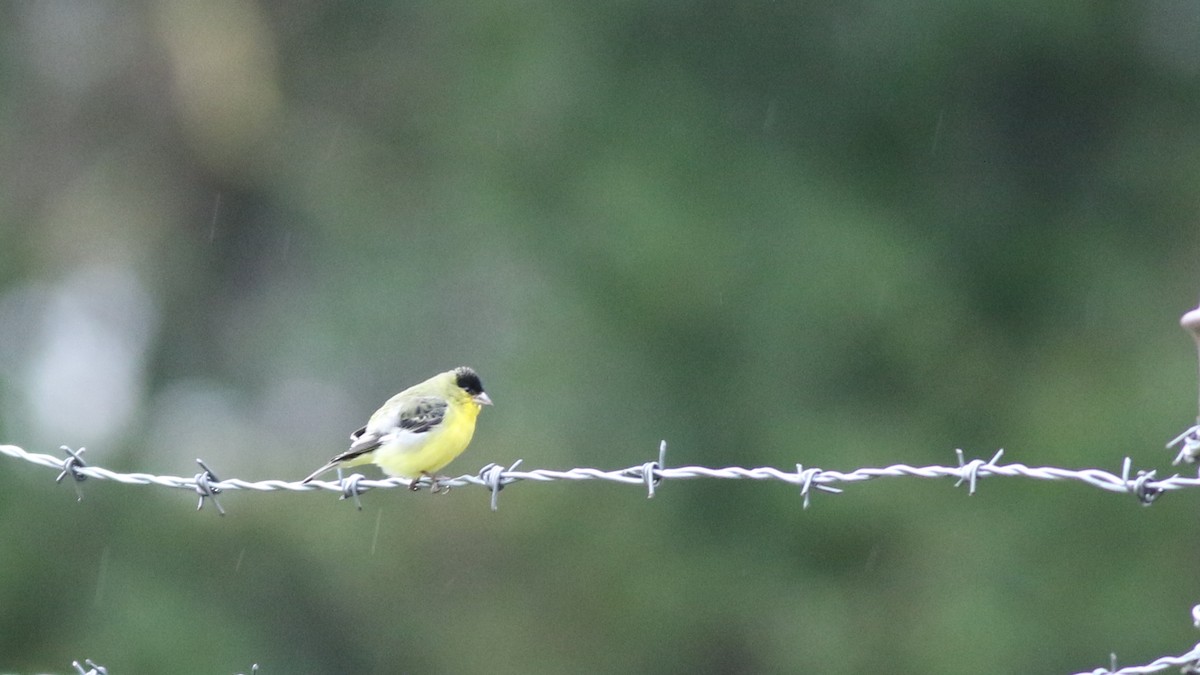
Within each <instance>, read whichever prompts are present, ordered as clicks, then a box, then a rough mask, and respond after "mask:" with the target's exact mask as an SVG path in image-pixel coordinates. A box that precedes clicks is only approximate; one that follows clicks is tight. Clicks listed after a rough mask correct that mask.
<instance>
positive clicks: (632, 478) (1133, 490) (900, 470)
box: [0, 441, 1200, 508]
mask: <svg viewBox="0 0 1200 675" xmlns="http://www.w3.org/2000/svg"><path fill="white" fill-rule="evenodd" d="M665 447H666V443H665V441H664V442H663V444H662V446H661V447H660V454H659V460H658V461H657V462H655V461H651V462H647V463H644V464H638V465H635V466H630V467H626V468H623V469H597V468H589V467H576V468H572V469H532V470H521V469H519V468H518V465H519V464H520V462H519V461H518V462H517V463H515V464H513V465H512V466H511V467H509V468H507V469H506V468H504V467H501V466H499V465H496V464H489V465H487V466H485V467H484V468H483V469H481V470H480V471H479V473H478V474H464V475H462V476H458V477H456V478H448V479H439V481H438V483H439V485H442V486H447V487H460V486H467V485H476V486H480V487H484V488H487V489H490V490H491V491H492V493H493V497H494V496H495V494H496V493H497V492H499V491H500V490H501V489H502V488H504V487H505V486H506V485H510V484H512V483H516V482H521V481H533V482H550V481H591V480H600V481H609V482H614V483H623V484H627V485H642V486H644V487H646V488H647V491H648V494H649V496H653V495H654V489H655V487H656V486H660V485H661V484H662V482H663V481H666V480H692V479H714V480H757V481H778V482H783V483H788V484H791V485H796V486H799V487H800V488H801V494H802V496H803V497H804V498H805V506H807V500H808V497H809V496H810V493H811V491H812V490H813V489H816V490H821V491H824V492H839V491H840V489H839V487H838V486H839V485H843V484H851V483H860V482H863V481H868V480H874V479H877V478H888V477H893V478H898V477H915V478H954V479H957V482H958V484H960V485H961V484H962V483H964V482H965V483H967V484H968V490H969V492H971V493H973V492H974V491H975V487H976V484H977V481H978V480H979V479H981V478H988V477H993V476H999V477H1005V478H1014V477H1022V478H1030V479H1035V480H1048V481H1076V482H1081V483H1084V484H1087V485H1091V486H1092V487H1096V488H1099V489H1101V490H1106V491H1108V492H1124V493H1129V494H1132V495H1134V496H1135V497H1137V498H1138V499H1139V500H1140V501H1142V502H1143V503H1146V504H1149V503H1150V502H1152V501H1153V500H1154V499H1155V498H1156V497H1158V496H1159V495H1161V494H1163V493H1165V492H1171V491H1174V490H1182V489H1185V488H1195V487H1200V475H1198V476H1182V475H1179V474H1175V475H1172V476H1169V477H1166V478H1157V477H1156V476H1155V472H1154V471H1138V472H1137V473H1136V474H1132V475H1131V469H1130V464H1131V461H1130V459H1129V458H1126V459H1125V462H1124V466H1123V469H1122V472H1121V473H1120V474H1115V473H1112V472H1109V471H1105V470H1103V469H1091V468H1085V469H1064V468H1059V467H1054V466H1039V467H1031V466H1027V465H1025V464H1020V463H1011V464H1000V463H999V461H1000V459H1001V457H1002V456H1003V450H1001V451H999V452H997V453H996V455H995V456H993V457H992V458H991V459H990V460H988V461H984V460H981V459H973V460H970V461H964V458H963V454H962V451H958V459H959V463H958V465H957V466H911V465H908V464H893V465H891V466H885V467H863V468H859V469H854V470H851V471H836V470H828V469H818V468H811V467H810V468H804V467H803V466H802V465H799V464H798V465H796V470H795V471H788V470H785V469H779V468H775V467H754V468H746V467H740V466H727V467H721V468H711V467H705V466H680V467H664V466H663V457H664V453H665ZM63 450H64V451H65V452H66V453H67V457H65V458H59V457H55V456H52V455H46V454H39V453H33V452H28V451H26V450H24V449H22V448H20V447H17V446H15V445H0V453H2V454H4V455H8V456H9V457H13V458H15V459H19V460H23V461H26V462H29V463H31V464H36V465H39V466H44V467H47V468H51V469H54V470H56V471H59V472H60V473H59V476H58V480H60V481H61V480H62V479H63V478H64V477H66V476H71V477H72V478H74V479H75V481H77V482H78V481H82V480H84V479H86V478H95V479H100V480H112V481H117V482H119V483H124V484H127V485H151V484H153V485H160V486H163V487H168V488H176V489H184V490H190V491H193V492H196V493H197V494H198V495H200V503H201V505H203V503H204V500H205V499H207V498H214V500H215V495H216V494H217V493H221V492H226V491H232V490H253V491H257V492H273V491H278V490H288V491H293V492H309V491H313V490H329V491H333V492H338V493H342V494H343V496H344V497H347V496H356V495H358V494H361V493H363V492H365V491H367V490H372V489H387V488H396V487H410V486H411V485H413V484H414V481H410V480H408V479H405V478H383V479H370V478H366V477H363V476H361V475H359V474H354V475H352V476H350V477H348V478H345V479H342V480H314V481H312V482H310V483H301V482H299V481H289V480H281V479H268V480H259V481H249V480H243V479H240V478H229V479H225V480H218V479H217V477H216V476H215V475H214V474H213V472H212V470H210V469H209V468H208V466H207V465H205V464H204V462H203V461H201V460H196V461H197V463H198V464H199V465H200V467H201V468H202V469H203V471H201V472H200V473H197V474H196V475H194V476H169V475H167V476H160V475H155V474H150V473H139V472H134V473H121V472H118V471H112V470H110V469H106V468H104V467H101V466H94V465H90V464H86V463H85V462H84V461H83V459H82V454H83V452H84V450H83V449H82V448H81V449H80V450H78V451H74V450H71V449H69V448H66V447H64V448H63ZM415 483H416V484H418V485H426V484H428V479H419V480H417V481H415ZM493 506H494V502H493ZM218 508H219V505H218Z"/></svg>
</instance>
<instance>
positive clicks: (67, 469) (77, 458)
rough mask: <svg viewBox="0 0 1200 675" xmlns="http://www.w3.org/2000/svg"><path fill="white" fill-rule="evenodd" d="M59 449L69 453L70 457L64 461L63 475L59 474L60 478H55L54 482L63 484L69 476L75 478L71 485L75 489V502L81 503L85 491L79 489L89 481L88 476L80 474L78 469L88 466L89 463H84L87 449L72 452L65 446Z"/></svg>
mask: <svg viewBox="0 0 1200 675" xmlns="http://www.w3.org/2000/svg"><path fill="white" fill-rule="evenodd" d="M58 449H59V450H62V451H63V452H65V453H67V455H68V457H67V458H66V459H65V460H63V463H62V473H60V474H58V478H55V479H54V482H55V483H61V482H62V479H64V478H66V477H67V476H70V477H71V478H74V479H75V481H74V482H73V483H72V484H71V485H72V486H74V488H75V501H77V502H81V501H83V490H80V489H79V484H80V483H82V482H83V481H85V480H87V476H85V475H83V474H81V473H79V471H77V469H78V468H79V467H81V466H87V462H84V461H83V453H84V452H86V451H87V448H79V449H78V450H72V449H70V448H68V447H67V446H65V445H60V446H58Z"/></svg>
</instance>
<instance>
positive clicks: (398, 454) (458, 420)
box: [371, 400, 479, 478]
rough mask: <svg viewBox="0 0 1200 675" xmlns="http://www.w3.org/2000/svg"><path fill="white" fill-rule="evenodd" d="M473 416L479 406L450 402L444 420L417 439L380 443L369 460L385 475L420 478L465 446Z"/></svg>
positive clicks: (448, 461)
mask: <svg viewBox="0 0 1200 675" xmlns="http://www.w3.org/2000/svg"><path fill="white" fill-rule="evenodd" d="M477 417H479V406H478V405H477V404H475V403H474V402H473V401H470V400H468V401H465V402H464V403H461V404H455V403H452V404H451V405H450V406H449V408H447V410H446V418H445V420H443V421H442V423H441V424H439V425H438V426H437V428H435V429H432V430H430V431H429V432H427V433H426V434H423V435H422V436H424V437H423V438H421V439H420V440H419V442H417V443H415V444H412V443H410V444H400V443H392V444H387V445H382V446H380V447H379V448H377V449H376V450H375V451H374V452H372V453H371V454H372V455H373V457H372V459H371V461H372V462H373V463H374V464H375V465H376V466H378V467H379V468H381V469H383V472H384V473H386V474H387V475H389V476H399V477H401V478H420V477H421V475H422V474H430V475H432V474H434V473H436V472H437V471H438V470H440V469H442V468H443V467H445V466H446V465H447V464H449V463H450V462H452V461H454V458H455V457H458V456H459V455H461V454H462V452H463V450H466V449H467V444H469V443H470V442H471V437H472V436H474V435H475V419H476V418H477Z"/></svg>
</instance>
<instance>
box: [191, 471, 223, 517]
mask: <svg viewBox="0 0 1200 675" xmlns="http://www.w3.org/2000/svg"><path fill="white" fill-rule="evenodd" d="M196 463H197V464H199V465H200V468H201V469H204V471H201V472H200V473H198V474H196V477H195V478H193V479H192V480H194V481H195V482H196V485H195V487H194V489H195V490H196V494H198V495H200V501H199V502H198V503H197V504H196V510H197V511H199V510H200V509H202V508H204V500H205V499H211V500H212V503H213V506H216V507H217V513H219V514H220V515H222V516H223V515H225V509H223V508H221V502H219V501H217V495H218V494H220V493H221V488H220V487H218V486H217V485H213V483H220V482H221V479H220V478H217V474H215V473H213V472H212V469H210V468H208V465H207V464H205V463H204V460H202V459H197V460H196Z"/></svg>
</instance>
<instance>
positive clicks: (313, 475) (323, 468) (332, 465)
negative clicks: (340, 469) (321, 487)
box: [300, 462, 337, 483]
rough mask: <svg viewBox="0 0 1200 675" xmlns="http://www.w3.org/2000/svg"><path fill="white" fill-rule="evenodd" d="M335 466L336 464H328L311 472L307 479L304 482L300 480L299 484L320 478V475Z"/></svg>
mask: <svg viewBox="0 0 1200 675" xmlns="http://www.w3.org/2000/svg"><path fill="white" fill-rule="evenodd" d="M335 466H337V462H329V463H328V464H326V465H325V466H323V467H321V468H319V469H317V470H316V471H314V472H312V473H311V474H309V476H308V478H305V479H304V480H302V481H300V482H301V483H308V482H311V481H312V480H313V479H314V478H316V477H317V476H320V475H321V474H323V473H325V472H326V471H328V470H330V469H332V468H333V467H335Z"/></svg>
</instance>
